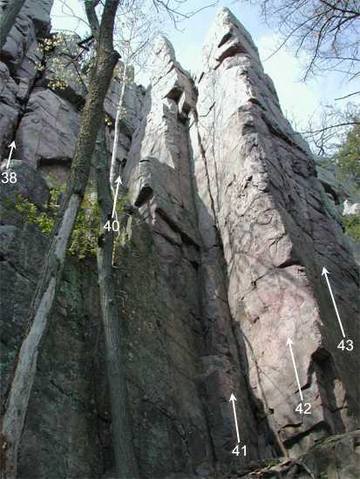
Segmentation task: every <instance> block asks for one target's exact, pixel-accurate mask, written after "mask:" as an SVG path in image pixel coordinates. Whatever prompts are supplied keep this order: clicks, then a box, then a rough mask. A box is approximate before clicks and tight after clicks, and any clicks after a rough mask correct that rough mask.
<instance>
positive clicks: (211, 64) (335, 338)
mask: <svg viewBox="0 0 360 479" xmlns="http://www.w3.org/2000/svg"><path fill="white" fill-rule="evenodd" d="M197 86H198V94H199V97H198V102H197V114H196V116H197V121H196V122H195V124H194V126H193V127H192V139H193V141H192V144H193V145H194V146H193V147H194V164H195V167H194V168H195V178H196V182H197V187H198V191H199V196H200V204H199V218H200V223H199V224H200V231H201V232H202V233H203V234H202V237H203V238H204V244H205V251H207V250H210V249H211V248H212V247H213V245H214V244H217V245H218V247H219V248H220V249H223V254H224V258H225V262H226V270H227V278H228V291H227V298H228V302H229V307H230V313H231V317H232V320H233V321H234V323H235V325H236V326H235V328H236V335H237V337H238V341H239V346H240V348H242V345H245V347H246V356H247V360H248V363H249V382H250V387H251V391H252V392H253V394H254V395H255V396H256V397H257V398H258V399H259V400H260V401H261V402H262V404H263V406H264V408H265V413H266V414H267V415H268V418H269V421H271V424H272V427H273V428H274V429H275V430H277V431H278V432H279V438H280V439H281V441H282V442H283V444H284V445H285V447H286V448H287V449H289V450H290V453H291V454H297V453H298V452H299V451H301V449H302V448H306V447H307V446H308V445H309V444H311V443H312V442H313V441H314V439H315V438H316V437H318V436H319V435H320V436H321V435H323V434H327V433H329V432H332V433H336V432H342V431H344V430H347V429H348V428H350V429H351V428H353V427H355V425H356V424H357V420H358V417H359V406H358V397H359V391H358V389H357V386H355V385H354V384H353V382H352V378H353V377H354V374H356V370H357V369H358V367H359V365H358V359H359V358H358V355H356V354H351V353H350V354H347V353H346V352H344V351H341V350H339V349H337V344H338V343H339V342H340V340H341V339H342V335H341V331H340V329H339V325H338V323H337V320H336V316H335V312H334V310H333V307H332V304H331V302H330V297H329V295H328V292H327V290H326V285H325V282H324V281H325V278H321V276H320V275H321V271H322V268H323V267H324V266H326V268H328V270H329V271H330V272H331V276H330V279H331V282H332V285H333V288H334V289H335V291H336V292H337V299H338V307H339V310H340V311H341V312H342V317H343V324H344V329H345V331H346V337H347V338H351V339H352V340H353V341H354V342H355V343H356V342H357V340H358V332H359V329H358V325H357V324H356V321H354V318H356V317H358V314H359V313H358V301H357V300H356V299H355V298H356V291H358V273H357V270H356V269H355V266H354V263H353V262H352V258H351V255H350V253H349V252H348V251H347V248H346V244H345V242H344V239H343V236H342V233H341V229H340V227H339V225H338V224H337V223H336V222H335V221H334V220H333V219H332V218H331V217H329V215H328V213H327V211H326V208H325V207H324V204H323V192H322V189H321V186H320V183H319V182H318V180H317V178H316V174H315V167H314V162H313V160H312V158H311V155H310V152H309V150H308V148H307V146H306V145H305V144H304V143H303V142H302V141H301V140H300V139H299V138H298V136H297V135H296V134H295V132H294V131H293V130H292V129H291V127H290V125H289V123H288V122H287V121H286V120H285V118H284V117H283V115H282V113H281V110H280V106H279V102H278V99H277V96H276V93H275V91H274V87H273V85H272V82H271V80H270V79H269V78H268V77H267V76H266V75H265V74H264V72H263V69H262V66H261V64H260V61H259V57H258V54H257V50H256V47H255V46H254V44H253V42H252V40H251V38H250V37H249V35H248V34H247V32H246V31H245V30H244V28H243V27H242V26H241V24H240V23H239V22H238V21H237V20H236V19H235V18H234V17H233V15H232V14H231V13H230V12H229V11H228V10H222V11H221V12H220V14H219V15H218V17H217V19H216V22H215V24H214V26H213V29H212V31H211V32H210V34H209V37H208V39H207V41H206V45H205V48H204V52H203V66H202V73H201V75H200V78H199V82H198V85H197ZM206 216H207V218H206ZM208 218H211V221H212V224H213V225H214V227H215V228H216V230H217V232H218V238H217V239H216V238H215V236H214V235H213V237H212V238H211V237H210V235H209V234H208V232H209V221H208ZM288 338H290V339H291V340H292V341H293V343H294V344H293V351H294V354H295V356H296V362H297V368H298V372H299V376H300V385H301V389H302V394H303V397H304V402H308V403H310V404H311V414H309V415H303V416H301V415H298V414H297V413H296V412H294V410H295V408H296V406H297V404H298V403H299V402H300V396H299V392H298V391H297V384H296V382H295V375H294V369H293V365H292V361H291V356H290V352H289V347H288V346H287V339H288ZM243 352H244V351H243Z"/></svg>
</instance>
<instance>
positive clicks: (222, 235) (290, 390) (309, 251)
mask: <svg viewBox="0 0 360 479" xmlns="http://www.w3.org/2000/svg"><path fill="white" fill-rule="evenodd" d="M35 3H36V7H35V8H34V7H33V6H32V8H30V2H29V4H28V5H27V7H26V8H25V9H24V11H23V12H22V14H21V16H19V19H18V21H17V24H16V26H15V27H14V28H13V30H12V31H11V34H10V36H9V41H8V42H7V44H6V45H5V48H4V50H3V52H2V56H1V60H2V62H3V63H0V80H1V83H0V147H1V148H2V151H1V153H2V155H3V156H2V159H4V158H5V153H6V152H7V146H8V145H9V143H10V142H11V141H12V140H13V139H14V138H15V139H16V143H17V146H18V149H17V155H16V157H17V161H15V162H14V163H12V168H13V169H14V170H15V171H16V172H17V175H18V182H17V183H16V184H14V185H3V184H2V185H1V190H0V212H1V218H2V220H1V224H0V240H1V243H0V247H1V251H0V267H1V285H0V286H1V301H2V303H1V308H2V314H1V320H2V348H1V355H2V381H1V392H2V396H3V398H4V400H6V395H7V390H8V388H9V384H10V382H11V377H12V370H13V367H14V364H15V361H16V353H17V351H18V349H19V347H20V344H21V339H22V336H23V334H24V332H25V330H26V327H27V324H26V317H27V311H28V309H29V307H30V304H31V297H32V292H33V289H34V287H35V284H36V279H37V277H38V275H39V271H40V268H41V264H42V261H43V254H44V252H45V251H46V247H47V238H46V235H45V234H43V233H42V232H41V231H40V229H39V228H38V227H37V226H36V225H34V224H31V221H30V220H29V218H27V217H26V215H25V216H24V214H21V209H20V210H19V204H18V203H19V201H22V200H23V199H25V200H29V201H31V202H32V203H33V204H34V205H36V206H37V207H38V208H39V211H44V205H46V203H47V201H48V199H49V187H48V186H49V185H51V184H52V181H53V180H54V179H55V180H56V183H61V182H64V181H65V180H66V177H67V173H68V171H69V167H70V165H71V160H72V155H73V152H74V148H75V142H76V135H77V131H78V128H79V123H80V110H81V107H82V104H83V102H84V91H83V90H82V89H81V88H78V85H77V84H76V82H75V83H74V84H72V83H71V84H70V85H69V86H68V88H66V89H65V90H61V91H58V90H56V89H54V88H53V89H51V88H50V87H49V81H48V80H49V79H54V70H53V69H52V67H51V60H49V59H47V60H46V61H45V64H46V68H45V71H43V72H39V71H36V69H35V64H37V63H39V62H41V61H44V59H43V58H42V53H40V50H39V48H38V42H39V39H40V38H41V36H43V35H46V34H47V33H48V32H49V28H50V27H49V25H50V24H49V16H50V9H51V4H52V2H51V1H50V0H41V1H39V2H35ZM72 41H73V42H74V44H75V45H76V43H77V42H76V38H74V39H73V40H72ZM74 48H77V47H74ZM154 52H155V54H154V60H153V66H154V69H153V76H152V80H151V85H150V86H149V88H148V89H147V90H146V92H145V91H144V89H143V88H141V87H138V86H137V85H136V84H135V83H131V84H130V85H127V86H126V89H125V96H124V105H123V106H124V109H125V110H126V117H124V118H122V120H121V128H120V130H121V131H120V145H119V149H118V158H117V159H118V170H119V173H120V174H121V176H122V178H123V181H124V183H125V184H126V186H127V188H128V194H127V196H128V199H130V201H131V203H132V204H133V205H134V207H135V208H134V210H135V213H134V214H133V215H132V216H129V219H128V221H127V224H126V225H123V226H124V231H123V233H122V235H121V237H120V238H119V239H118V243H119V244H120V243H121V244H120V245H119V246H118V247H117V250H116V255H115V263H116V264H115V270H114V271H115V277H116V281H117V291H118V303H119V308H120V313H121V314H120V316H121V318H122V333H123V340H124V349H125V350H126V356H127V364H126V368H127V377H128V386H129V397H130V409H131V421H132V429H133V437H132V438H129V440H133V442H134V446H135V451H136V455H137V459H138V464H139V470H140V472H141V477H142V478H144V479H163V478H167V479H168V478H178V479H185V478H186V479H190V478H195V477H208V478H212V477H214V474H215V471H217V473H218V476H217V477H225V474H231V472H233V473H235V474H236V477H239V474H242V473H244V474H245V473H246V472H247V471H248V470H249V469H250V468H253V467H255V465H256V464H261V463H262V461H264V460H269V459H271V460H273V459H274V457H278V456H284V455H290V456H298V455H299V454H301V453H303V452H306V451H307V450H308V449H309V447H310V446H312V445H313V443H314V442H315V441H316V440H317V439H322V438H324V437H325V436H328V435H331V434H340V433H346V432H347V431H351V430H353V429H355V428H356V427H357V426H358V419H359V390H358V388H359V385H358V382H355V381H354V378H355V377H356V374H357V372H358V370H359V355H358V354H357V353H356V348H357V345H358V344H359V337H358V333H359V328H358V326H357V324H358V323H357V319H358V317H359V316H358V315H359V311H358V302H357V299H358V298H357V293H358V287H359V283H358V281H359V278H358V271H357V270H356V268H355V266H354V263H353V261H352V257H351V254H350V253H349V251H348V249H347V244H346V243H345V240H344V237H343V235H342V231H341V228H340V226H339V224H338V223H337V222H336V220H335V219H334V218H333V216H332V215H331V210H330V208H329V207H327V203H326V195H325V193H324V190H323V189H322V187H321V185H320V183H319V181H318V179H317V177H316V171H315V166H314V162H313V160H312V157H311V154H310V152H309V149H308V147H307V145H306V144H305V143H304V142H303V141H302V140H301V138H300V137H299V136H298V135H297V134H296V133H295V132H294V131H293V130H292V128H291V126H290V125H289V123H288V122H287V120H286V119H285V118H284V116H283V114H282V112H281V109H280V106H279V101H278V98H277V96H276V92H275V90H274V86H273V84H272V82H271V80H270V79H269V78H268V77H267V76H266V74H265V73H264V71H263V69H262V66H261V63H260V60H259V56H258V53H257V49H256V47H255V45H254V44H253V42H252V40H251V38H250V36H249V34H248V33H247V32H246V31H245V29H244V28H243V27H242V25H241V24H240V23H239V22H238V21H237V20H236V19H235V18H234V17H233V15H232V14H231V13H230V12H229V11H228V10H222V11H220V13H219V14H218V16H217V18H216V21H215V23H214V26H213V28H212V30H211V31H210V33H209V36H208V38H207V40H206V42H205V46H204V51H203V63H202V70H201V74H200V75H199V77H198V80H197V82H196V83H195V84H194V82H193V80H192V79H191V78H190V76H189V74H188V73H187V72H186V71H185V70H184V69H183V68H182V67H181V65H180V64H179V63H178V62H177V60H176V57H175V52H174V50H173V48H172V46H171V44H170V43H169V42H168V40H167V39H166V38H163V37H161V38H159V39H158V41H157V43H156V44H155V45H154ZM55 55H56V51H55ZM120 92H121V83H120V81H119V80H118V79H117V78H115V79H114V81H113V83H112V85H111V88H110V90H109V93H108V97H107V99H106V102H105V111H106V113H107V115H108V119H109V123H112V124H113V121H114V118H115V115H116V108H117V102H118V99H119V97H120ZM107 133H108V145H109V150H110V147H111V145H112V141H113V126H110V127H108V132H107ZM44 179H45V180H46V181H44ZM19 198H20V199H19ZM20 206H21V204H20ZM324 266H325V267H326V268H327V269H328V270H329V271H330V276H329V280H330V282H331V285H332V288H333V291H334V293H335V297H336V301H337V305H338V309H339V312H340V315H341V319H342V324H343V327H344V330H345V334H346V339H351V340H352V341H353V344H354V348H355V349H354V351H346V350H344V351H342V350H341V349H338V348H337V345H338V344H339V342H340V340H341V339H342V335H341V331H340V328H339V323H338V320H337V318H336V315H335V311H334V309H333V306H332V303H331V298H330V295H329V292H328V289H327V284H326V278H325V277H321V272H322V268H323V267H324ZM95 271H96V270H95V264H94V261H93V259H92V258H87V259H86V260H85V261H75V260H73V259H71V258H69V261H68V265H67V268H66V271H65V274H64V278H63V282H62V286H61V289H60V291H59V293H58V297H57V301H56V306H55V308H54V312H53V318H52V325H51V327H50V331H49V334H48V335H47V338H46V340H45V342H44V344H43V346H42V350H41V353H40V356H39V367H38V373H37V378H36V381H35V385H34V388H33V391H32V394H31V398H30V405H29V412H28V415H27V418H26V424H25V428H24V435H23V439H22V443H21V447H20V457H19V478H20V479H31V478H32V477H34V479H35V478H36V479H45V478H46V479H47V478H51V479H58V478H59V479H60V478H62V477H67V478H69V479H70V478H71V479H72V478H74V479H75V478H76V479H92V478H94V479H95V478H103V479H105V478H111V477H115V476H114V474H113V458H112V442H111V417H110V414H109V410H110V407H109V399H108V394H107V384H106V379H105V375H104V370H105V367H104V350H103V339H102V330H101V317H100V311H99V306H98V297H97V296H98V291H97V280H96V273H95ZM4 278H5V279H4ZM19 291H21V293H22V294H21V295H20V296H19V294H18V292H19ZM3 313H4V314H3ZM288 339H291V340H292V344H291V345H290V344H288ZM290 346H291V348H292V349H290ZM291 353H293V354H294V359H295V362H296V367H297V371H298V374H299V381H300V386H301V393H300V391H298V385H297V382H296V376H295V372H294V367H293V361H292V356H291ZM232 393H234V394H235V396H236V399H237V401H236V411H237V415H238V422H239V426H240V438H241V443H240V446H241V447H242V446H244V445H245V446H246V451H247V455H246V456H245V457H244V456H243V455H240V456H239V457H237V456H236V455H234V454H231V451H232V450H233V449H234V447H235V445H236V434H235V428H234V422H233V415H232V407H231V404H230V403H229V398H230V395H231V394H232ZM301 397H303V402H304V403H308V404H309V405H310V406H305V410H306V411H309V412H310V414H300V413H299V412H296V411H295V409H296V407H297V405H298V404H299V403H300V399H301ZM356 437H357V436H356V433H353V434H352V435H347V434H344V435H343V436H341V437H340V439H339V440H338V442H337V444H339V447H340V448H342V449H341V450H343V451H345V453H344V457H346V458H349V460H347V459H346V462H347V465H344V469H341V470H346V473H347V474H348V475H349V478H352V477H354V478H355V477H356V475H353V476H352V475H351V474H353V471H354V470H356V450H357V449H358V445H357V443H356ZM332 444H333V443H332V442H329V441H328V442H326V444H325V445H324V448H322V445H321V443H320V445H317V446H316V447H315V449H314V450H313V451H312V452H309V453H308V454H307V455H306V456H304V457H305V461H304V464H305V466H304V467H308V468H310V469H311V470H313V471H316V474H318V475H319V476H320V474H322V473H327V472H328V471H330V470H331V471H332V472H331V471H330V473H331V474H332V473H333V471H335V469H334V468H335V466H336V471H338V467H339V466H338V464H344V461H343V462H342V461H337V460H336V461H335V462H334V461H328V459H327V458H328V457H329V455H331V453H330V452H329V451H330V450H332V447H333V445H332ZM319 450H320V452H319ZM318 456H319V457H322V458H323V459H321V461H320V460H319V461H318V462H317V460H316V458H317V457H318ZM334 464H335V465H334ZM300 466H301V465H300ZM300 466H299V463H290V464H289V463H286V464H285V465H284V466H281V468H280V469H281V474H282V477H289V478H290V477H298V478H303V477H305V476H304V475H303V474H304V469H303V468H302V466H301V467H300ZM340 467H341V468H342V467H343V466H342V465H341V466H340ZM346 468H347V469H346ZM280 469H279V470H280ZM277 474H278V473H277V472H274V476H269V477H278V475H277ZM287 474H288V475H287ZM336 474H338V472H336ZM226 477H231V476H230V475H227V476H226ZM244 477H245V476H244ZM329 477H330V476H329ZM334 477H335V476H334ZM339 477H340V476H339ZM126 479H131V478H126Z"/></svg>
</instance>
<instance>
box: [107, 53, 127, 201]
mask: <svg viewBox="0 0 360 479" xmlns="http://www.w3.org/2000/svg"><path fill="white" fill-rule="evenodd" d="M126 75H127V62H125V63H124V71H123V75H122V84H121V92H120V98H119V101H118V104H117V109H116V118H115V130H114V142H113V148H112V154H111V163H110V186H111V191H112V194H113V196H114V194H115V191H114V190H115V186H114V185H115V180H116V178H115V176H116V156H117V152H118V145H119V135H120V120H121V113H122V105H123V101H124V95H125V88H126Z"/></svg>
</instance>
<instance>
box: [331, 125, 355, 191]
mask: <svg viewBox="0 0 360 479" xmlns="http://www.w3.org/2000/svg"><path fill="white" fill-rule="evenodd" d="M336 160H337V163H338V166H339V169H340V172H341V174H342V175H343V176H344V177H345V178H349V179H351V180H352V181H354V182H355V184H356V186H357V188H360V122H359V124H356V125H354V126H353V127H352V128H351V130H349V131H348V133H347V135H346V139H345V142H344V143H343V144H342V145H341V146H340V148H339V151H338V153H337V155H336Z"/></svg>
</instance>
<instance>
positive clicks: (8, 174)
mask: <svg viewBox="0 0 360 479" xmlns="http://www.w3.org/2000/svg"><path fill="white" fill-rule="evenodd" d="M1 183H3V184H4V185H6V183H11V184H14V183H17V176H16V173H15V171H10V170H6V171H3V172H2V173H1Z"/></svg>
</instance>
